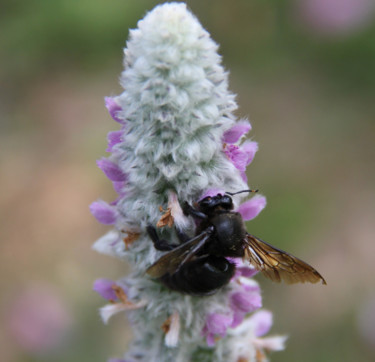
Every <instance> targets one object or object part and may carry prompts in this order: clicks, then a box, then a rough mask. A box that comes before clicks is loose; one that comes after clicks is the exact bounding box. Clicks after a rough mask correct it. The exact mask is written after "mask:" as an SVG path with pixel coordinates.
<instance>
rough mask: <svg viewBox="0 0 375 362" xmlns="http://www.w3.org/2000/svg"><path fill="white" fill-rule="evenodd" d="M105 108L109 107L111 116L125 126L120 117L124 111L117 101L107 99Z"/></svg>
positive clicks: (105, 99)
mask: <svg viewBox="0 0 375 362" xmlns="http://www.w3.org/2000/svg"><path fill="white" fill-rule="evenodd" d="M104 101H105V106H106V107H107V109H108V111H109V114H110V115H111V117H112V118H113V120H115V121H116V122H118V123H121V124H124V123H125V122H124V121H123V120H122V119H120V118H119V117H118V112H119V111H121V110H122V108H121V107H120V106H119V105H118V104H117V103H116V101H115V100H114V99H113V98H111V97H105V98H104Z"/></svg>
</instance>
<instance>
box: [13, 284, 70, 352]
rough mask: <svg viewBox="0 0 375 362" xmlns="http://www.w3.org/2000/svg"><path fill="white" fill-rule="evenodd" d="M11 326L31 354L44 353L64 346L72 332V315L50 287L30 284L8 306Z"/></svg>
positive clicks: (20, 344) (14, 336) (14, 335)
mask: <svg viewBox="0 0 375 362" xmlns="http://www.w3.org/2000/svg"><path fill="white" fill-rule="evenodd" d="M8 310H9V312H8V315H7V328H8V329H9V332H10V335H11V336H12V337H13V338H14V340H15V341H16V343H17V344H19V346H20V347H21V348H23V349H24V350H26V351H28V352H29V353H35V354H44V353H48V352H52V351H53V350H55V349H57V348H58V347H60V346H61V345H62V344H63V342H64V341H65V339H66V337H67V335H68V334H69V331H70V327H71V324H72V316H71V314H70V312H69V310H68V308H67V306H66V304H65V303H64V301H63V300H62V299H61V298H60V297H59V296H58V295H57V294H56V293H55V292H54V291H53V289H52V288H50V287H49V286H44V285H36V286H30V287H28V288H27V289H26V290H23V291H22V292H20V293H19V294H18V295H17V296H16V297H15V299H14V301H13V302H12V304H11V305H10V306H9V308H8Z"/></svg>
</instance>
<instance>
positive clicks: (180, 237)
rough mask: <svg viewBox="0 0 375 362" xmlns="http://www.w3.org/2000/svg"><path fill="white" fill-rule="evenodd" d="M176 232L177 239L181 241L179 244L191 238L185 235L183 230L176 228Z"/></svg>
mask: <svg viewBox="0 0 375 362" xmlns="http://www.w3.org/2000/svg"><path fill="white" fill-rule="evenodd" d="M176 234H177V237H178V239H179V240H180V241H181V244H184V243H186V242H187V241H189V240H191V237H189V236H188V235H186V234H185V233H184V232H183V231H181V230H180V229H178V228H176Z"/></svg>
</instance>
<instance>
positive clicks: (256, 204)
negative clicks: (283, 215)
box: [237, 195, 266, 220]
mask: <svg viewBox="0 0 375 362" xmlns="http://www.w3.org/2000/svg"><path fill="white" fill-rule="evenodd" d="M265 206H266V198H265V197H264V196H261V195H256V196H254V197H252V198H251V199H250V200H248V201H246V202H244V203H243V204H241V205H240V206H239V208H238V209H237V212H239V213H240V214H241V216H242V218H243V219H244V220H251V219H254V218H255V217H256V216H257V215H258V214H259V213H260V212H261V211H262V210H263V209H264V208H265Z"/></svg>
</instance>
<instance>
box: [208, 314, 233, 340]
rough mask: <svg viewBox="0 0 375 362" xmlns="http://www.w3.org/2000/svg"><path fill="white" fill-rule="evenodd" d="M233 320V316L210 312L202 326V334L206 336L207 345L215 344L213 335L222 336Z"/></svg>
mask: <svg viewBox="0 0 375 362" xmlns="http://www.w3.org/2000/svg"><path fill="white" fill-rule="evenodd" d="M232 322H233V316H231V315H225V314H219V313H211V314H209V315H208V316H207V318H206V324H205V326H204V328H203V331H202V334H203V335H204V336H206V341H207V345H208V346H213V345H215V336H219V337H224V336H225V335H226V333H227V329H228V328H229V327H230V326H231V324H232Z"/></svg>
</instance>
